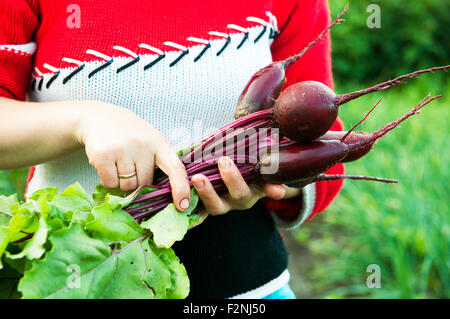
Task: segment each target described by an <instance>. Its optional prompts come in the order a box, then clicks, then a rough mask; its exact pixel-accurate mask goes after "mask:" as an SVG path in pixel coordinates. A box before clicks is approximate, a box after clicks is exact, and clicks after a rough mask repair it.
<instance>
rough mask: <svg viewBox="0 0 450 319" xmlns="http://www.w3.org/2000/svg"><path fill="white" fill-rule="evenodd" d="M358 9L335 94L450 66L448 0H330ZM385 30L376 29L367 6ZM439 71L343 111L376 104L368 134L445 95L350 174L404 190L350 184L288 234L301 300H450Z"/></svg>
mask: <svg viewBox="0 0 450 319" xmlns="http://www.w3.org/2000/svg"><path fill="white" fill-rule="evenodd" d="M348 2H349V3H350V11H349V12H348V13H347V14H346V15H345V19H346V21H345V22H343V23H342V24H341V25H338V26H336V27H335V28H334V29H333V30H332V33H331V34H332V40H333V65H334V66H333V68H334V77H335V82H336V91H337V92H338V93H344V92H349V91H354V90H358V89H361V88H364V87H367V86H369V85H373V84H376V83H378V82H382V81H385V80H387V79H389V78H393V77H395V76H396V75H400V74H403V73H409V72H411V71H414V70H417V69H421V68H428V67H432V66H437V65H444V64H449V62H450V58H449V51H450V47H449V46H450V37H449V30H450V24H449V18H448V17H449V13H450V2H449V1H448V0H424V1H414V2H412V1H410V2H406V1H401V0H389V1H377V2H371V1H341V0H337V1H333V0H331V1H330V6H331V10H332V17H333V18H334V17H336V15H337V14H338V13H339V12H340V11H341V10H342V9H343V7H344V5H345V4H346V3H348ZM371 3H374V4H378V5H379V8H380V10H381V11H380V13H381V28H372V29H371V28H368V27H367V24H366V20H367V18H368V17H369V16H370V14H371V13H373V12H367V7H368V5H369V4H371ZM448 75H449V74H448V73H445V72H440V73H434V74H428V75H424V76H423V78H422V79H413V80H409V81H408V84H403V85H401V86H399V87H396V88H394V89H391V90H388V91H385V92H378V93H374V94H373V95H369V96H365V97H362V98H360V99H358V100H355V101H352V102H350V103H348V104H346V105H345V106H343V107H342V108H341V111H340V117H341V118H342V120H343V121H344V123H345V126H346V129H348V128H350V127H351V126H353V124H355V123H357V122H358V121H359V120H360V119H361V118H362V117H363V116H364V113H365V112H367V111H368V110H369V109H370V108H371V107H372V106H373V105H375V103H376V102H377V101H378V100H379V99H380V98H382V102H381V103H380V105H379V106H378V107H377V109H375V111H374V112H373V113H372V114H371V115H370V116H369V118H368V119H367V120H366V121H365V123H364V124H363V129H364V131H371V130H375V129H377V128H379V127H380V126H382V125H383V124H385V123H386V122H389V121H392V120H394V119H396V118H398V117H399V116H400V115H403V114H404V113H406V112H407V111H408V110H409V109H410V108H412V107H413V106H414V105H416V104H417V103H418V102H419V101H420V100H421V99H422V98H423V97H424V96H426V95H427V94H428V93H431V94H433V95H438V94H442V95H443V97H442V98H440V99H438V100H436V101H433V102H432V103H430V104H429V105H427V106H426V107H425V108H424V109H423V111H422V112H421V114H420V115H415V116H413V117H412V118H411V119H409V120H408V121H407V122H405V123H404V124H403V125H401V127H400V128H397V129H395V130H394V131H393V132H391V133H390V134H389V135H387V136H386V137H385V138H383V139H382V140H381V141H380V142H379V143H378V144H377V145H376V147H375V148H374V150H373V151H372V152H371V153H369V154H368V155H367V156H366V157H364V158H363V159H361V160H359V161H357V162H354V163H349V164H348V165H347V166H346V172H347V173H348V174H361V175H372V176H380V177H387V178H394V179H398V180H399V181H400V182H399V184H398V185H390V184H381V183H375V182H365V181H345V183H344V188H343V190H342V192H341V193H340V194H339V196H338V198H337V199H336V200H335V201H334V202H333V203H332V204H331V205H330V207H329V208H328V209H327V210H326V211H325V212H323V213H322V214H319V215H318V216H316V217H315V218H314V219H313V221H312V222H308V223H306V224H305V225H303V226H302V227H300V228H299V229H297V230H295V231H292V232H285V237H286V241H287V244H288V249H289V251H290V266H289V267H290V272H291V275H292V281H291V282H292V286H293V289H294V291H295V292H296V294H297V297H299V298H449V297H450V287H449V284H450V274H449V267H450V258H449V255H448V253H449V248H450V245H449V241H450V223H449V220H450V218H449V217H450V214H449V204H450V201H449V198H450V185H449V182H448V181H449V180H450V143H449V140H447V137H449V136H450V135H449V131H450V125H449V118H450V117H449V116H450V109H449V106H450V98H449V96H448V92H449V90H450V77H449V76H448ZM26 175H27V170H14V171H0V194H6V195H8V194H12V193H15V192H18V193H19V195H20V196H23V192H24V188H25V179H26ZM371 264H376V265H378V266H379V267H380V270H381V272H380V274H381V282H380V283H381V287H380V288H368V287H367V285H366V280H367V277H368V276H369V275H371V273H370V272H367V271H366V270H367V267H368V266H369V265H371Z"/></svg>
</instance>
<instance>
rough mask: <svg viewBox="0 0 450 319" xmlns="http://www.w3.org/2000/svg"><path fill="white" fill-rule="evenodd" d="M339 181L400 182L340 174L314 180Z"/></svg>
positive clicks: (320, 176) (321, 176) (326, 175)
mask: <svg viewBox="0 0 450 319" xmlns="http://www.w3.org/2000/svg"><path fill="white" fill-rule="evenodd" d="M338 179H353V180H362V181H375V182H382V183H388V184H391V183H393V184H396V183H398V180H396V179H388V178H382V177H372V176H361V175H339V174H336V175H335V174H333V175H328V174H320V175H318V176H317V177H316V179H315V180H314V181H315V182H322V181H333V180H338Z"/></svg>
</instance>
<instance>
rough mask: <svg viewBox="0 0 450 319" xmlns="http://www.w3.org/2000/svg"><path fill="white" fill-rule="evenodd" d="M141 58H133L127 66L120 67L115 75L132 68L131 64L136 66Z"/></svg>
mask: <svg viewBox="0 0 450 319" xmlns="http://www.w3.org/2000/svg"><path fill="white" fill-rule="evenodd" d="M140 59H141V58H140V57H138V56H137V57H135V58H134V59H133V60H131V62H128V63H127V64H125V65H123V66H121V67H120V68H118V69H117V73H119V72H122V71H123V70H125V69H126V68H129V67H130V66H132V65H133V64H136V63H138V62H139V60H140Z"/></svg>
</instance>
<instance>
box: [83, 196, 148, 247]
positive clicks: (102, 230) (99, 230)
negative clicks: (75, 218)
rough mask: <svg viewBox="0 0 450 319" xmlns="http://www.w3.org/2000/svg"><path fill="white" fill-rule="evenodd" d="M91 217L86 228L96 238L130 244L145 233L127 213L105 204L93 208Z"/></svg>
mask: <svg viewBox="0 0 450 319" xmlns="http://www.w3.org/2000/svg"><path fill="white" fill-rule="evenodd" d="M92 215H93V216H94V219H93V220H92V221H91V222H89V223H87V224H86V228H87V229H88V230H91V231H93V232H94V235H95V237H96V238H100V239H105V240H109V241H126V242H130V241H133V240H135V239H137V238H139V237H140V236H142V235H143V234H144V233H145V232H146V231H145V230H144V229H143V228H142V227H140V226H139V224H138V223H137V222H136V221H135V220H134V218H133V217H131V215H129V214H128V213H127V212H125V211H123V210H122V209H120V208H119V209H112V208H111V207H110V205H108V204H107V203H104V204H102V205H99V206H97V207H95V208H94V209H93V210H92Z"/></svg>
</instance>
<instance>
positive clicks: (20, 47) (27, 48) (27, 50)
mask: <svg viewBox="0 0 450 319" xmlns="http://www.w3.org/2000/svg"><path fill="white" fill-rule="evenodd" d="M0 50H5V51H11V52H14V53H18V54H29V55H33V54H34V52H36V43H35V42H28V43H27V44H3V45H0Z"/></svg>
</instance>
